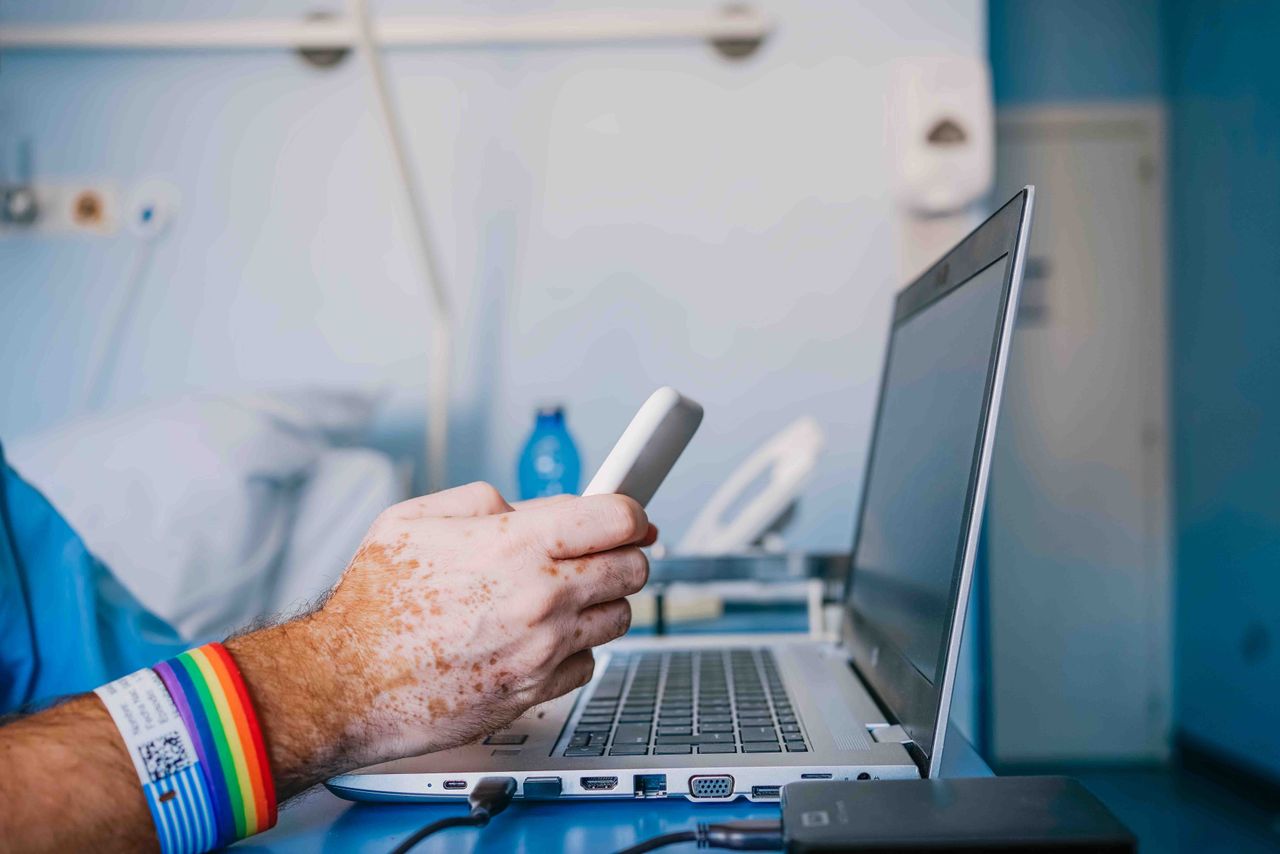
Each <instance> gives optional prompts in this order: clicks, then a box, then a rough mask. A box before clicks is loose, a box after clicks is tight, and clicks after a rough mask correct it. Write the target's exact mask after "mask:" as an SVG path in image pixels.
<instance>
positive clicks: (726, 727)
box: [698, 722, 733, 732]
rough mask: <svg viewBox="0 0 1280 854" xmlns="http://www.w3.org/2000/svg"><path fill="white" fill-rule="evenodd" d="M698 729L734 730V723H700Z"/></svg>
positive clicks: (703, 730)
mask: <svg viewBox="0 0 1280 854" xmlns="http://www.w3.org/2000/svg"><path fill="white" fill-rule="evenodd" d="M698 731H699V732H733V724H731V723H727V722H726V723H722V724H709V723H704V724H699V725H698Z"/></svg>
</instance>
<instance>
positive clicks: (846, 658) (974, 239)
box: [327, 187, 1034, 801]
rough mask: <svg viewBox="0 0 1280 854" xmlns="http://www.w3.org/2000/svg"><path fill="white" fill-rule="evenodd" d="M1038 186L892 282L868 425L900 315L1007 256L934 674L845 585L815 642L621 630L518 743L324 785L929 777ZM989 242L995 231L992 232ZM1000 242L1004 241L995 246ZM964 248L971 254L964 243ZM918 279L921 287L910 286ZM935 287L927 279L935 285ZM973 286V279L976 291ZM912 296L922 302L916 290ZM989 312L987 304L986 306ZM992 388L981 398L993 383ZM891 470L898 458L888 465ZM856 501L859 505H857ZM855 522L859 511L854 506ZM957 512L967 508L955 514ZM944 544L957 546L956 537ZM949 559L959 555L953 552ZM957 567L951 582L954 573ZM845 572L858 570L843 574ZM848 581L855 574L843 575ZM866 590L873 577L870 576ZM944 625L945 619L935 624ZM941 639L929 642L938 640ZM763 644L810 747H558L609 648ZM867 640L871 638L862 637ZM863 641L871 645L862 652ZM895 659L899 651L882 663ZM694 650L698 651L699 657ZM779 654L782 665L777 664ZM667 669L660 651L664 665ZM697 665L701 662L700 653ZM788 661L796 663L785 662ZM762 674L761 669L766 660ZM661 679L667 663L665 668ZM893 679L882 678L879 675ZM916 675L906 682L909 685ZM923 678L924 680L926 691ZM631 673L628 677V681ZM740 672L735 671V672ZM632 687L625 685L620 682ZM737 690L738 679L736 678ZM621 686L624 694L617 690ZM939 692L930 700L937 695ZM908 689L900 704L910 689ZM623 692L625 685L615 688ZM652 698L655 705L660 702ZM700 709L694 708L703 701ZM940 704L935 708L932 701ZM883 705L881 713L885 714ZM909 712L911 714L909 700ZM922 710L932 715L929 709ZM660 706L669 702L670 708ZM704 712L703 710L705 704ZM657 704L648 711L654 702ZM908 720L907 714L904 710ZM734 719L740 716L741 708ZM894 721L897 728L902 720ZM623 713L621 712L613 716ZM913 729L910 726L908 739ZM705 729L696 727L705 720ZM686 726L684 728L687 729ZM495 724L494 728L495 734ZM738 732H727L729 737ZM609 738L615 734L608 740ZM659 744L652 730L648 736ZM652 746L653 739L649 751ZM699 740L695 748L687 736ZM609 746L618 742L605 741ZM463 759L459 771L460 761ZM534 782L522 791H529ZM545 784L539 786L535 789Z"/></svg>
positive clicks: (735, 788)
mask: <svg viewBox="0 0 1280 854" xmlns="http://www.w3.org/2000/svg"><path fill="white" fill-rule="evenodd" d="M1019 201H1021V212H1020V216H1019V217H1018V221H1017V226H1016V234H1015V236H1014V240H1013V243H1012V246H1008V248H1006V249H1005V251H1004V252H1003V253H1002V254H998V255H993V256H991V257H990V260H988V261H987V263H986V264H985V266H979V267H977V268H976V269H975V270H972V271H970V272H969V274H968V275H967V276H963V277H961V276H960V274H959V273H957V274H956V281H954V282H951V283H949V284H948V286H947V287H946V288H945V289H943V290H939V291H938V293H936V294H934V295H932V296H927V297H924V296H921V294H922V293H924V292H927V291H928V290H929V288H924V287H923V286H921V283H922V282H924V281H925V280H926V277H928V276H930V275H932V274H934V272H935V271H937V270H941V275H940V276H939V279H940V281H939V283H938V287H939V288H941V285H942V283H941V279H945V277H946V276H947V269H948V261H949V260H955V261H956V263H957V267H961V268H962V269H968V268H964V267H962V265H961V264H960V263H959V262H960V260H973V258H986V257H987V256H986V255H984V254H982V250H983V249H984V248H987V247H985V244H984V241H983V240H982V239H981V236H982V235H984V229H987V228H988V226H990V227H991V231H992V232H996V233H998V234H1007V229H1008V227H1009V223H1007V222H1004V221H1003V220H1001V221H998V220H1000V218H1001V217H1005V218H1006V219H1007V218H1008V214H1007V212H1006V209H1008V208H1010V207H1011V206H1013V205H1015V204H1017V203H1018V202H1019ZM1033 201H1034V188H1032V187H1027V188H1025V189H1024V190H1023V191H1022V192H1020V193H1019V194H1018V195H1017V196H1015V197H1014V199H1012V200H1011V201H1010V202H1008V203H1007V204H1005V205H1003V206H1001V208H1000V209H999V210H998V211H997V212H996V213H994V214H992V216H991V217H990V218H989V219H988V220H986V221H985V222H984V223H983V224H982V225H981V226H979V227H978V228H977V229H975V230H974V231H973V232H972V233H970V234H969V235H968V236H966V237H965V238H964V240H962V241H960V242H959V243H957V244H956V246H955V247H953V248H952V249H951V250H950V251H949V252H948V253H947V254H946V255H945V256H944V257H943V258H942V259H940V260H939V261H938V262H937V264H935V265H934V267H932V268H930V270H929V271H926V273H925V274H923V275H922V276H920V277H918V278H917V279H916V280H914V281H913V282H912V283H911V284H910V285H908V286H907V287H906V288H904V289H903V290H902V291H900V292H899V294H898V301H897V302H896V303H895V319H894V322H893V324H892V327H891V332H890V336H889V342H888V344H887V345H886V348H887V349H886V357H885V363H886V364H885V374H884V378H883V379H882V382H881V389H880V394H881V398H880V399H879V400H878V402H877V411H876V416H875V419H874V420H873V423H875V424H876V425H877V427H876V429H877V430H879V422H880V419H881V417H882V416H883V414H884V413H883V412H882V411H881V410H882V407H883V406H884V394H885V387H886V386H887V384H888V382H889V362H890V351H891V348H892V345H893V342H894V340H895V335H896V334H897V332H898V325H899V323H900V322H905V321H906V320H910V319H912V318H914V317H916V316H919V315H920V314H921V313H923V312H924V310H925V309H927V308H928V307H929V306H931V305H933V304H935V303H936V302H938V301H939V300H941V299H942V298H943V297H945V296H946V295H948V294H950V293H951V292H952V291H954V290H959V289H960V288H961V287H963V286H964V285H965V284H967V283H968V282H970V281H972V280H974V279H975V278H977V276H979V275H980V274H982V273H984V272H985V271H986V270H987V269H988V268H990V267H991V266H993V265H994V264H996V263H998V262H999V261H1001V260H1003V259H1004V258H1005V256H1006V255H1011V256H1012V259H1011V260H1012V263H1011V265H1010V268H1009V269H1008V271H1007V273H1006V274H1007V275H1008V276H1009V279H1007V280H1005V281H1007V282H1008V284H1007V290H1006V289H1005V288H1004V287H1002V289H1001V294H1002V298H1003V300H1004V301H1003V304H1002V305H1001V307H1000V310H999V316H998V319H997V323H999V324H1000V325H999V326H998V343H997V344H996V347H995V358H994V365H992V364H991V360H990V357H988V366H987V370H988V371H989V372H990V377H992V378H993V379H990V380H988V381H987V382H988V385H987V386H986V388H985V389H984V405H985V407H986V408H985V411H982V410H979V415H980V418H981V420H980V422H979V426H980V429H981V430H982V434H981V440H980V450H979V452H978V455H977V457H976V459H974V460H973V465H974V466H976V479H975V478H973V476H972V475H971V476H970V480H969V481H968V482H969V485H968V486H967V487H966V495H965V501H966V510H967V511H968V512H969V519H968V520H967V526H966V527H965V528H963V534H964V537H965V539H964V550H963V555H962V557H961V560H960V564H961V565H960V567H959V573H958V575H957V574H956V573H955V570H951V571H950V572H951V575H950V576H948V577H950V578H952V583H953V585H954V587H953V589H952V592H951V596H952V598H951V601H950V608H951V610H950V612H949V613H950V619H951V625H950V627H949V630H948V631H947V633H946V635H945V638H946V642H945V647H944V648H943V649H942V650H941V651H940V653H941V657H942V660H941V667H940V668H935V669H934V670H933V674H934V676H933V680H937V679H939V677H940V681H938V683H937V686H936V692H937V693H934V691H935V686H934V682H933V681H932V680H931V679H930V677H927V676H925V675H924V670H922V669H920V667H919V666H918V665H917V668H916V673H914V674H911V678H910V679H904V680H903V683H904V684H902V685H895V684H894V683H893V681H892V680H893V678H895V677H896V673H895V670H894V668H898V669H901V668H903V667H904V666H906V667H910V665H911V662H910V661H909V660H908V655H909V653H908V652H906V651H905V650H903V649H893V650H891V653H892V654H891V655H886V656H884V659H885V661H884V662H880V656H879V652H880V646H881V645H885V644H886V640H887V638H886V636H884V635H883V634H882V633H880V634H876V633H871V634H867V635H866V636H865V637H864V636H860V634H859V630H858V627H857V626H856V625H854V622H851V621H857V620H863V621H864V622H866V625H867V626H869V628H870V629H876V630H877V631H878V628H877V627H876V626H875V625H874V623H872V622H871V621H870V620H869V619H868V618H866V617H859V616H857V615H856V614H855V610H856V609H857V608H859V607H860V606H861V605H862V604H865V603H855V601H854V599H853V598H852V593H851V592H847V593H846V600H845V602H844V616H843V620H842V626H841V634H840V641H839V643H838V644H836V643H832V642H821V641H814V640H811V639H808V638H805V637H803V636H801V637H799V638H797V636H795V635H790V636H777V635H775V636H760V635H754V636H726V635H700V636H697V635H695V636H687V635H686V636H681V637H667V638H652V637H650V638H635V639H631V638H624V639H622V640H620V641H617V642H615V643H613V644H609V645H608V646H607V647H602V648H600V649H599V650H597V660H598V662H599V663H598V664H597V667H596V673H595V675H594V676H593V678H592V680H591V682H589V683H588V684H587V685H586V686H584V687H583V688H581V689H579V690H578V691H575V692H573V693H571V694H569V695H566V696H565V697H561V698H558V699H556V700H553V701H551V702H550V703H545V704H543V705H541V706H539V707H536V708H535V709H531V710H530V711H529V712H527V713H526V714H525V715H524V716H522V717H521V718H520V719H518V720H517V721H516V722H514V723H513V724H512V725H511V726H510V727H508V729H507V730H505V731H504V732H505V733H512V732H515V731H518V732H519V733H521V735H520V736H519V737H520V738H521V739H523V740H522V741H521V742H520V743H519V744H514V743H513V744H512V745H511V746H510V747H506V746H504V745H503V744H502V742H501V740H499V741H497V742H494V743H490V741H489V740H488V739H486V740H484V741H482V742H477V743H475V744H471V745H465V746H463V747H459V748H454V749H452V750H448V751H442V752H440V753H435V754H430V755H426V756H419V757H412V758H408V759H402V760H397V761H395V762H389V763H385V764H383V765H379V766H374V767H371V768H366V769H362V770H360V771H356V772H353V773H350V774H345V775H342V776H339V777H335V778H333V779H332V780H330V781H329V782H328V784H327V785H328V786H329V788H330V789H331V790H332V791H333V792H334V793H335V794H338V795H340V796H342V797H346V798H351V799H354V800H365V801H424V800H437V799H441V798H449V799H452V798H465V797H466V794H467V792H468V791H470V789H471V788H472V787H473V786H474V784H475V783H476V782H477V781H479V779H481V778H482V777H487V776H494V775H504V776H506V775H510V776H514V777H515V778H516V779H517V781H518V786H519V796H521V797H525V796H531V797H537V796H538V795H536V794H532V793H533V792H534V789H535V786H534V785H533V784H535V783H536V784H537V786H540V787H541V786H544V785H545V784H547V783H548V782H549V781H554V782H555V788H554V795H552V796H553V797H562V798H580V797H592V798H610V797H626V798H631V797H665V796H669V795H670V796H679V795H683V796H685V797H687V798H690V799H696V800H706V801H717V800H720V801H724V800H733V799H734V798H736V797H747V798H750V799H751V800H764V801H769V800H777V797H778V789H779V786H780V784H782V783H785V782H790V781H791V780H793V779H800V778H815V777H816V778H821V777H831V778H835V779H889V778H899V779H902V778H911V777H920V776H936V775H937V774H938V771H939V768H940V765H941V761H942V748H943V740H944V736H945V733H946V729H947V723H948V721H949V718H950V710H951V695H952V692H953V690H954V685H955V678H956V672H957V666H958V660H959V653H960V644H961V639H962V636H963V631H964V623H965V619H964V615H965V614H966V612H967V608H968V601H969V593H970V588H971V585H972V578H973V572H974V565H975V562H976V555H977V544H978V534H979V530H980V528H981V525H982V516H983V508H984V506H985V498H986V491H987V484H988V475H989V470H990V461H991V453H992V447H993V443H994V439H995V429H996V423H997V420H998V413H999V408H1000V400H1001V396H1002V390H1003V384H1004V377H1005V371H1006V366H1007V363H1008V352H1009V346H1010V342H1011V339H1012V334H1013V328H1014V325H1015V324H1014V319H1015V316H1016V311H1017V305H1018V296H1019V294H1020V291H1021V285H1022V276H1023V268H1024V264H1025V256H1026V247H1027V240H1028V235H1029V232H1030V226H1031V213H1032V207H1033ZM986 242H987V243H989V242H990V241H986ZM1000 245H1005V246H1007V244H1000ZM966 247H967V254H965V253H962V251H961V250H962V249H965V248H966ZM918 286H919V287H918ZM932 287H933V285H930V288H932ZM972 290H973V291H975V292H976V291H977V288H974V289H972ZM908 294H911V295H914V297H915V298H916V301H917V302H918V303H919V304H918V305H916V306H915V307H910V304H909V303H910V299H907V300H906V301H905V302H906V303H908V307H907V308H906V309H905V314H904V315H903V316H902V317H901V318H899V315H898V312H899V310H903V309H902V306H900V305H899V304H898V303H902V302H904V295H908ZM920 300H923V302H921V301H920ZM987 316H988V317H989V316H990V315H987ZM987 389H989V396H987V395H988V391H987ZM876 451H877V449H876V443H875V434H874V433H873V438H872V446H871V449H870V452H869V453H868V459H867V482H866V483H864V490H863V499H862V500H863V502H864V508H865V506H866V504H867V501H868V496H867V494H866V493H867V486H868V484H869V483H870V478H871V473H872V465H873V462H874V456H875V454H876ZM895 470H896V469H895ZM860 512H861V511H860ZM859 518H860V520H861V519H862V516H861V515H860V517H859ZM961 521H963V519H962V520H961ZM862 527H863V522H862V521H860V523H859V529H860V530H859V533H858V537H855V540H854V550H855V556H856V555H857V553H858V549H859V546H860V540H859V539H858V538H859V537H861V535H862V531H861V528H862ZM951 553H952V555H953V556H954V555H955V551H954V549H953V550H952V552H951ZM953 559H954V557H953ZM956 578H958V582H957V581H955V579H956ZM851 581H852V579H851ZM851 586H852V585H851ZM872 589H873V588H872ZM939 631H941V627H939ZM933 643H934V644H935V647H934V648H935V649H936V645H937V641H934V642H933ZM744 647H745V648H752V649H757V650H760V649H763V650H765V652H763V653H762V657H763V656H764V655H769V656H773V657H775V658H777V659H779V660H778V669H779V670H780V671H781V675H782V682H783V685H784V686H785V693H786V695H787V696H789V697H790V699H791V700H792V701H793V703H794V705H795V707H796V715H797V717H798V718H799V723H800V724H801V726H802V727H803V734H804V736H805V738H806V739H808V749H807V750H806V751H805V752H799V753H793V752H789V751H787V750H782V751H780V752H777V753H767V754H759V753H746V752H745V747H746V745H745V742H746V741H747V739H746V738H745V737H743V738H742V739H741V740H742V741H743V742H744V744H743V745H742V747H743V752H738V753H731V754H710V753H701V752H690V753H689V754H678V755H663V754H656V755H655V754H654V753H651V754H648V755H637V756H618V755H598V756H584V757H568V756H565V755H564V753H565V748H566V745H567V743H568V739H569V735H570V733H571V732H572V731H573V727H571V726H570V724H573V723H575V721H578V720H579V719H580V718H581V717H583V716H584V709H585V707H586V705H587V704H586V703H583V704H581V707H579V700H580V699H581V698H586V699H588V700H590V699H592V698H593V694H594V691H595V689H596V687H597V686H598V685H599V683H600V680H601V679H602V678H603V676H604V673H605V670H606V667H607V665H608V663H609V661H610V660H611V658H612V656H613V655H615V654H617V653H620V652H621V653H629V652H632V651H636V652H674V651H676V650H680V651H685V650H705V649H716V650H722V649H735V648H738V649H740V648H744ZM868 648H870V649H868ZM868 653H869V657H868ZM891 658H894V659H901V661H897V660H894V661H890V659H891ZM701 660H702V659H699V661H701ZM784 665H785V666H784ZM663 666H664V667H665V663H664V665H663ZM699 666H701V665H699ZM787 668H790V669H789V670H788V669H787ZM761 672H764V671H761ZM663 678H664V679H665V675H664V677H663ZM886 680H888V681H886ZM907 683H910V684H907ZM918 683H924V684H925V685H927V686H928V688H929V690H928V691H927V692H926V691H925V690H924V689H922V688H921V687H920V685H919V684H918ZM627 684H628V685H630V681H629V680H628V681H627ZM735 684H736V679H735ZM628 690H629V688H628ZM735 690H736V689H735ZM895 690H896V691H897V694H898V698H899V699H900V700H903V702H902V703H901V704H900V705H898V706H895V703H894V702H893V699H894V698H893V697H892V696H886V694H890V695H892V694H894V693H895ZM623 693H624V694H625V693H626V692H623ZM931 698H936V707H935V706H933V705H932V703H933V702H934V700H932V699H931ZM906 700H910V701H911V702H910V703H909V704H908V703H906V702H905V701H906ZM618 702H619V703H621V702H622V699H621V697H620V698H619V700H618ZM656 708H657V707H656V705H655V710H656ZM700 708H701V707H700ZM934 709H936V712H935V711H933V710H934ZM886 710H888V712H886ZM908 710H910V712H911V714H910V715H908V714H907V712H908ZM926 712H929V714H926ZM664 714H665V712H664ZM699 714H701V713H699ZM655 716H656V712H655ZM908 718H911V721H908ZM920 719H924V720H925V721H926V724H932V730H931V731H925V729H924V727H920V726H917V727H914V728H913V727H912V726H911V724H912V723H917V724H918V723H919V720H920ZM735 720H736V717H735ZM899 724H902V725H903V726H899ZM618 725H619V724H617V723H615V724H614V726H615V727H616V726H618ZM904 726H905V727H906V728H907V730H913V731H917V732H918V737H917V738H915V739H913V738H912V737H911V735H909V734H908V732H907V731H905V730H904V728H903V727H904ZM706 731H707V730H702V729H699V732H706ZM686 734H687V733H686ZM501 736H502V734H496V735H495V736H494V737H491V738H499V739H500V738H501ZM731 737H732V736H731ZM609 743H610V744H612V743H613V742H612V740H610V742H609ZM655 743H657V742H655ZM656 750H657V748H656V747H655V748H654V751H655V753H656ZM693 750H694V751H698V750H700V748H697V747H695V748H693ZM611 752H612V751H611ZM463 769H465V770H463ZM710 777H716V778H719V779H721V780H727V781H728V782H727V786H728V793H727V794H726V795H724V796H720V797H714V796H712V797H708V796H706V795H705V794H703V795H697V796H695V795H694V783H695V780H697V779H698V778H704V779H705V778H710ZM526 786H528V789H529V794H527V793H526ZM542 796H544V797H545V796H546V795H542Z"/></svg>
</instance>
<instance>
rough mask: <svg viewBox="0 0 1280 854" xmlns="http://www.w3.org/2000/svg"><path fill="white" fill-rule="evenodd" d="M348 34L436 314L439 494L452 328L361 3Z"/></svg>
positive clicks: (434, 417) (433, 474) (431, 398)
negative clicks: (365, 72) (361, 63)
mask: <svg viewBox="0 0 1280 854" xmlns="http://www.w3.org/2000/svg"><path fill="white" fill-rule="evenodd" d="M347 8H348V10H349V13H350V16H351V24H352V31H353V32H354V34H355V44H356V51H357V52H358V53H359V54H360V56H361V57H362V58H363V59H364V62H365V65H366V66H367V67H368V70H369V80H370V82H371V83H372V85H373V95H374V103H375V106H376V107H377V111H378V115H379V117H380V119H381V127H382V133H383V136H384V137H385V138H386V142H387V147H388V148H389V149H390V150H391V157H392V160H393V161H394V163H395V168H396V172H397V174H398V175H399V178H400V181H399V183H400V190H401V192H402V193H403V199H404V204H405V207H406V208H407V210H408V213H409V218H410V220H411V223H410V224H411V226H412V228H411V234H412V237H413V244H414V248H415V249H416V250H417V253H418V261H419V263H420V265H421V268H422V276H423V278H424V279H425V280H426V285H427V287H426V290H427V291H428V293H429V294H430V295H431V297H432V301H433V304H434V305H433V307H434V309H435V312H434V317H433V318H432V324H431V356H430V360H431V365H430V366H429V368H428V377H427V417H426V431H427V437H426V455H427V456H426V466H427V488H428V490H429V491H431V492H435V491H436V490H439V489H444V488H445V487H446V486H448V484H449V472H448V463H449V396H450V393H449V386H450V379H451V374H452V361H453V328H452V317H451V308H450V302H449V294H448V291H447V290H446V289H445V286H444V280H443V278H442V277H441V275H440V270H439V267H438V266H437V265H436V261H435V256H434V254H433V252H432V247H431V236H430V232H429V230H428V228H427V216H426V209H425V207H424V206H423V202H422V197H421V195H420V194H419V192H418V185H417V184H416V183H415V182H414V180H413V174H412V172H411V170H410V168H409V155H408V148H407V146H406V145H405V143H404V128H403V126H402V125H401V123H400V118H399V114H398V113H397V112H396V106H395V103H394V101H392V99H391V92H390V90H389V88H388V86H387V75H386V70H385V69H384V68H383V64H382V57H381V55H380V54H379V53H378V47H377V45H376V44H375V43H374V40H373V28H372V26H371V25H370V22H369V14H368V7H367V4H366V2H365V0H348V3H347Z"/></svg>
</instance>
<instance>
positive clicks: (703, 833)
mask: <svg viewBox="0 0 1280 854" xmlns="http://www.w3.org/2000/svg"><path fill="white" fill-rule="evenodd" d="M680 842H696V843H698V847H699V848H728V849H730V850H733V851H776V850H779V849H781V848H782V821H781V820H779V819H746V820H743V821H720V822H716V823H714V824H705V823H701V822H700V823H699V824H698V826H697V829H695V830H681V831H679V832H676V833H666V834H663V835H662V836H655V837H653V838H652V839H646V840H645V841H644V842H640V843H637V844H636V845H632V846H631V847H630V848H627V849H624V850H622V851H619V852H618V854H643V852H645V851H653V850H656V849H658V848H664V847H666V846H668V845H675V844H677V843H680Z"/></svg>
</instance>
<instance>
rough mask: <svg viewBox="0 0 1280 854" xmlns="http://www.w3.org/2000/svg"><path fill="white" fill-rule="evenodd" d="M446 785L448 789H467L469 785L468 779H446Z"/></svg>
mask: <svg viewBox="0 0 1280 854" xmlns="http://www.w3.org/2000/svg"><path fill="white" fill-rule="evenodd" d="M444 787H445V788H446V789H465V788H466V787H467V781H466V780H445V781H444Z"/></svg>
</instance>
